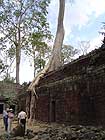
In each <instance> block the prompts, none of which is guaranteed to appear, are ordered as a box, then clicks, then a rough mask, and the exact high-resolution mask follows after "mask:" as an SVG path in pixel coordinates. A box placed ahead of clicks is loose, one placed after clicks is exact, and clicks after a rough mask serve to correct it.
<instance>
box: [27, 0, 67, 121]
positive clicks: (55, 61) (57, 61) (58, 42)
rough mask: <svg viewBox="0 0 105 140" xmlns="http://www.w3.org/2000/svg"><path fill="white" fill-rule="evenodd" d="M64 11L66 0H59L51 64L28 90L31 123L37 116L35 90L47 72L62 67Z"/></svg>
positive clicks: (49, 63) (39, 74)
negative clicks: (29, 93)
mask: <svg viewBox="0 0 105 140" xmlns="http://www.w3.org/2000/svg"><path fill="white" fill-rule="evenodd" d="M64 11H65V0H59V15H58V25H57V32H56V37H55V42H54V45H53V51H52V55H51V58H50V59H49V62H48V64H47V65H46V66H45V67H44V69H43V70H42V71H41V72H40V73H38V75H37V76H36V77H35V78H34V80H33V81H32V83H31V84H30V86H29V88H28V89H29V90H31V92H32V95H31V105H30V122H31V120H32V119H33V118H34V116H35V101H36V98H37V94H36V90H35V88H36V86H37V85H38V83H39V80H40V78H41V77H43V76H44V74H45V73H46V72H49V71H52V70H55V69H57V68H58V67H60V66H61V48H62V45H63V39H64V26H63V20H64Z"/></svg>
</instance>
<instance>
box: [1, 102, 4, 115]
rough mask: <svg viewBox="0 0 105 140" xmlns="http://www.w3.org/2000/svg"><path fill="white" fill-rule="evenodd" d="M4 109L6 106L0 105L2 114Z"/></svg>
mask: <svg viewBox="0 0 105 140" xmlns="http://www.w3.org/2000/svg"><path fill="white" fill-rule="evenodd" d="M3 109H4V104H0V114H2V113H3Z"/></svg>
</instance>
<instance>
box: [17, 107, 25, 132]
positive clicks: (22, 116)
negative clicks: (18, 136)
mask: <svg viewBox="0 0 105 140" xmlns="http://www.w3.org/2000/svg"><path fill="white" fill-rule="evenodd" d="M26 118H27V115H26V112H25V111H23V109H21V111H20V112H19V114H18V121H19V124H20V125H22V126H23V129H24V134H25V129H26Z"/></svg>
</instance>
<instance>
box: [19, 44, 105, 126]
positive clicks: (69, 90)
mask: <svg viewBox="0 0 105 140" xmlns="http://www.w3.org/2000/svg"><path fill="white" fill-rule="evenodd" d="M37 95H38V96H39V98H38V100H37V103H36V108H35V110H34V112H35V119H37V120H40V121H47V122H59V123H70V124H88V125H91V124H94V125H103V124H105V45H104V44H103V45H102V46H101V48H99V49H97V50H94V51H92V52H91V53H89V54H88V55H86V56H81V57H80V58H78V59H77V60H75V61H73V62H71V63H69V64H66V65H64V66H63V67H61V68H59V69H58V70H56V71H53V72H50V73H47V74H46V75H45V76H44V77H43V78H42V79H41V81H40V83H39V86H38V87H37ZM21 96H22V95H21ZM23 97H24V96H23ZM20 99H23V98H20ZM30 100H31V97H30V93H28V94H26V100H25V99H24V101H25V102H26V111H27V114H28V115H30V114H29V108H30Z"/></svg>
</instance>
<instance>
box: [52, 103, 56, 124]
mask: <svg viewBox="0 0 105 140" xmlns="http://www.w3.org/2000/svg"><path fill="white" fill-rule="evenodd" d="M55 121H56V102H55V101H52V102H51V122H55Z"/></svg>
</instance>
